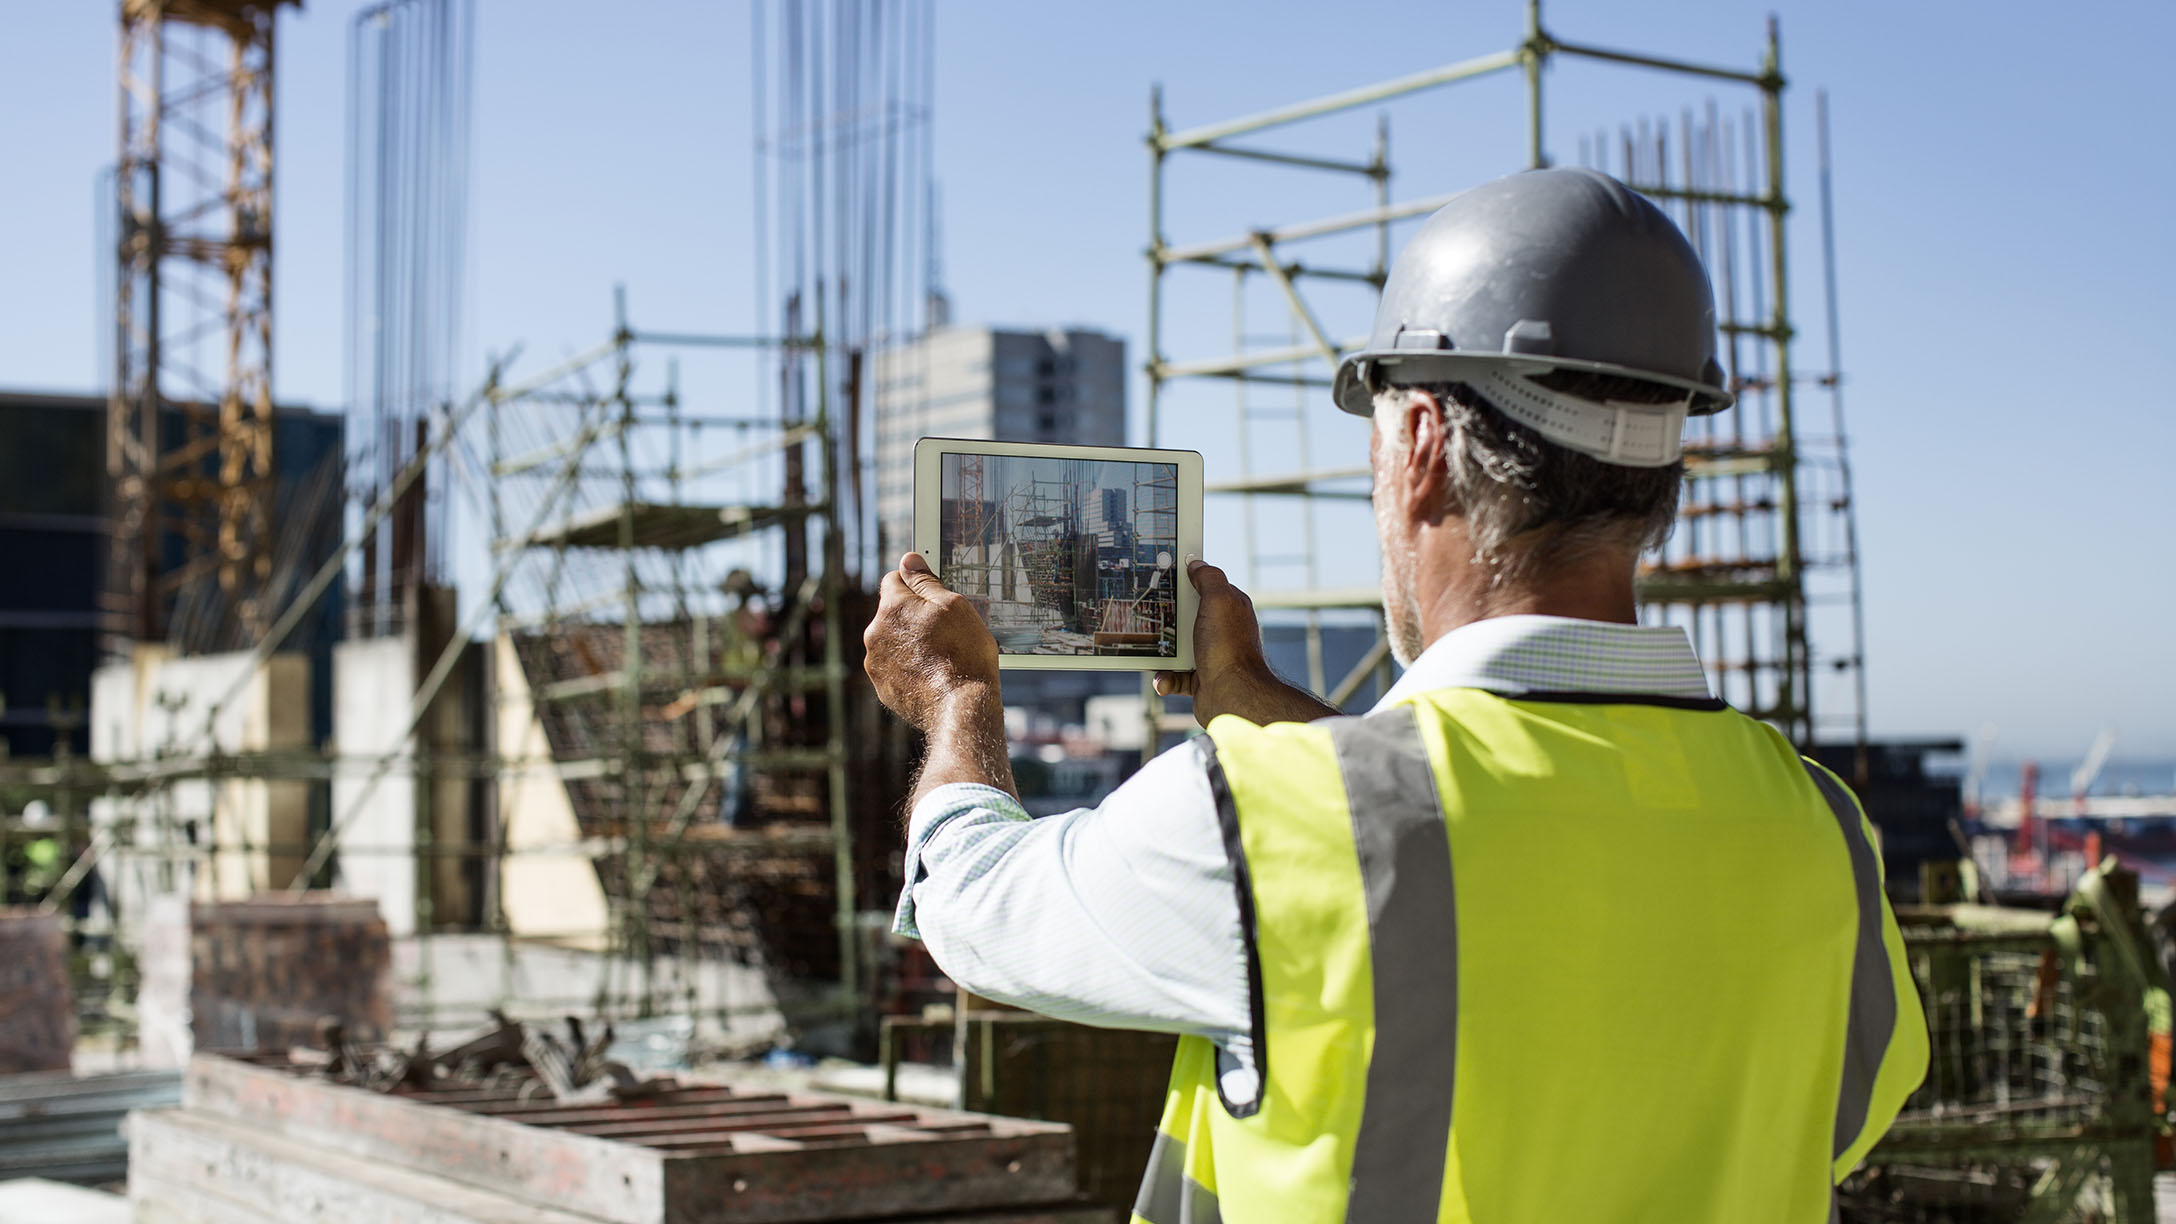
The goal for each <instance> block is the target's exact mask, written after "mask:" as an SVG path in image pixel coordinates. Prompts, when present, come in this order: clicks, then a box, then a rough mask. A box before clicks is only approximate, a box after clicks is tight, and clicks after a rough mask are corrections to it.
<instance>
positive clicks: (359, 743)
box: [332, 634, 417, 937]
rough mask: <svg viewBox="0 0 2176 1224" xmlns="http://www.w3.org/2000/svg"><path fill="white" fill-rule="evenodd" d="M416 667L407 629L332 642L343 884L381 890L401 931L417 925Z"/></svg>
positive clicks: (395, 930) (391, 927)
mask: <svg viewBox="0 0 2176 1224" xmlns="http://www.w3.org/2000/svg"><path fill="white" fill-rule="evenodd" d="M415 670H416V669H415V639H414V638H413V637H410V636H408V635H406V634H403V635H401V636H399V637H383V638H363V639H361V640H359V641H346V642H342V643H340V644H339V645H337V646H334V647H333V649H332V742H333V748H334V750H335V751H336V752H337V753H338V754H339V757H340V760H341V767H340V771H339V773H338V774H337V775H335V776H334V778H333V782H332V814H333V815H332V818H333V819H334V820H336V821H343V822H345V828H346V831H345V832H343V833H342V834H341V835H340V860H339V861H340V871H339V885H338V886H339V888H340V890H341V891H342V892H347V893H352V894H354V895H355V896H358V897H373V898H375V899H376V900H377V902H378V912H379V913H380V914H381V915H383V916H384V918H385V926H386V929H387V930H388V931H389V932H391V933H392V934H393V935H394V936H395V937H398V936H403V935H409V934H413V933H414V931H415V917H416V860H415V847H416V789H417V783H416V776H415V742H414V739H413V738H412V737H408V736H404V735H403V734H402V732H403V731H405V730H406V729H407V726H408V716H409V700H410V698H412V697H413V696H414V695H415V680H416V675H415ZM387 756H389V757H392V758H393V760H392V763H391V765H390V767H389V768H387V770H386V771H385V773H384V775H383V776H381V777H379V778H378V779H377V782H376V784H375V785H372V784H371V782H370V779H371V775H372V774H374V773H376V772H377V771H378V763H377V762H378V758H380V757H387ZM358 804H360V806H358Z"/></svg>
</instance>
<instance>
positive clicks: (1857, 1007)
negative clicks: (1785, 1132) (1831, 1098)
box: [1806, 763, 1896, 1159]
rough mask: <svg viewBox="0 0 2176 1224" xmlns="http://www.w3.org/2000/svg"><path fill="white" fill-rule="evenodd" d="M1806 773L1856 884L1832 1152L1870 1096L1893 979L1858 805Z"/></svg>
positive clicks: (1848, 1138) (1890, 1013) (1888, 1026)
mask: <svg viewBox="0 0 2176 1224" xmlns="http://www.w3.org/2000/svg"><path fill="white" fill-rule="evenodd" d="M1806 774H1807V776H1808V777H1811V778H1812V779H1813V784H1814V785H1815V786H1817V787H1820V788H1821V797H1822V798H1823V799H1826V800H1828V806H1829V810H1830V811H1832V812H1834V813H1835V814H1836V823H1837V824H1838V825H1839V826H1840V827H1841V828H1842V829H1843V834H1844V845H1845V846H1847V847H1849V849H1850V851H1851V879H1852V883H1853V884H1854V885H1856V887H1857V889H1858V899H1859V936H1858V944H1857V947H1856V949H1855V950H1854V952H1853V953H1852V957H1851V1015H1850V1020H1849V1022H1848V1024H1847V1026H1846V1028H1845V1030H1844V1075H1843V1086H1842V1091H1841V1092H1840V1093H1838V1095H1837V1097H1836V1138H1835V1144H1836V1146H1835V1150H1834V1152H1833V1153H1832V1157H1831V1158H1832V1159H1833V1157H1835V1156H1841V1155H1843V1154H1844V1149H1845V1148H1848V1147H1850V1146H1851V1144H1852V1143H1853V1141H1855V1140H1857V1139H1858V1137H1859V1132H1860V1131H1862V1130H1864V1129H1865V1128H1866V1114H1867V1111H1868V1110H1869V1109H1870V1108H1872V1105H1873V1099H1874V1077H1875V1076H1876V1075H1878V1074H1880V1072H1881V1060H1882V1058H1883V1057H1884V1056H1885V1055H1886V1054H1887V1053H1888V1052H1889V1041H1890V1039H1891V1038H1893V1037H1894V1036H1895V1035H1896V981H1895V979H1894V978H1893V977H1891V976H1890V972H1889V949H1888V948H1887V947H1886V946H1884V945H1883V943H1882V940H1881V865H1880V862H1879V860H1877V859H1876V858H1875V856H1874V847H1873V844H1872V843H1870V842H1869V841H1867V839H1866V830H1865V828H1864V827H1863V826H1862V825H1861V823H1860V820H1859V805H1858V804H1857V803H1856V802H1854V801H1853V800H1852V798H1851V793H1850V792H1849V791H1846V790H1845V789H1844V787H1843V784H1842V783H1841V782H1838V781H1837V780H1836V779H1835V778H1834V777H1832V776H1831V775H1830V774H1829V772H1828V771H1827V770H1825V769H1822V768H1820V767H1818V766H1815V765H1813V764H1811V763H1808V764H1807V765H1806Z"/></svg>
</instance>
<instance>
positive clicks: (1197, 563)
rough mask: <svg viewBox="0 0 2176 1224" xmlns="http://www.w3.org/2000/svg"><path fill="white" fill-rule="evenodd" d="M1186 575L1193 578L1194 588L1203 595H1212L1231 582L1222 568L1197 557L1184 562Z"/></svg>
mask: <svg viewBox="0 0 2176 1224" xmlns="http://www.w3.org/2000/svg"><path fill="white" fill-rule="evenodd" d="M1186 576H1187V577H1188V578H1190V579H1192V580H1193V583H1194V589H1195V590H1196V591H1199V592H1201V593H1202V594H1203V595H1213V594H1215V593H1217V592H1218V591H1221V590H1223V589H1224V588H1225V587H1228V586H1230V585H1231V584H1232V583H1231V579H1229V578H1226V577H1225V576H1224V571H1223V570H1220V569H1218V568H1217V567H1215V566H1213V565H1211V564H1209V563H1208V562H1207V561H1203V560H1201V559H1200V558H1198V557H1197V558H1195V559H1194V560H1192V561H1189V562H1187V563H1186Z"/></svg>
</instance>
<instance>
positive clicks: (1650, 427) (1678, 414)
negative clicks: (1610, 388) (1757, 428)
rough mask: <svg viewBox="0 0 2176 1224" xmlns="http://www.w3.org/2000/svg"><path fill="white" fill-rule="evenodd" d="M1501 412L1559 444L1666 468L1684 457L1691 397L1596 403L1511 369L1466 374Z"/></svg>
mask: <svg viewBox="0 0 2176 1224" xmlns="http://www.w3.org/2000/svg"><path fill="white" fill-rule="evenodd" d="M1459 381H1461V382H1463V383H1465V384H1466V385H1467V386H1469V387H1472V388H1473V389H1474V391H1476V392H1477V393H1479V394H1480V395H1481V397H1482V398H1484V399H1486V400H1487V401H1488V402H1489V405H1490V406H1491V407H1493V408H1495V409H1496V410H1497V411H1498V412H1501V413H1503V414H1504V415H1505V416H1507V417H1510V418H1511V419H1512V420H1514V421H1517V422H1518V423H1519V424H1521V425H1524V426H1526V427H1527V428H1528V429H1531V430H1533V431H1534V432H1535V433H1538V434H1540V435H1541V436H1542V437H1544V438H1547V439H1548V440H1550V441H1551V442H1554V443H1556V444H1557V445H1558V446H1562V447H1565V448H1567V449H1570V450H1575V451H1578V452H1579V453H1581V454H1583V455H1591V456H1593V457H1594V458H1596V459H1600V460H1601V461H1602V462H1604V463H1614V464H1619V465H1621V466H1624V467H1667V466H1668V465H1670V464H1672V463H1675V462H1677V461H1678V459H1679V458H1680V457H1681V456H1682V455H1683V454H1684V447H1685V415H1686V413H1687V412H1688V411H1690V409H1691V407H1692V393H1691V392H1687V393H1686V396H1685V398H1684V399H1683V400H1681V401H1677V402H1673V403H1666V404H1642V403H1629V402H1626V401H1623V400H1605V401H1600V402H1597V401H1595V400H1590V399H1587V398H1585V397H1583V396H1577V395H1567V394H1565V393H1564V392H1561V391H1554V390H1551V389H1550V388H1548V387H1544V386H1541V385H1539V384H1537V383H1534V382H1532V381H1530V380H1529V379H1527V378H1526V377H1525V376H1523V375H1520V374H1515V373H1512V372H1510V371H1508V370H1494V369H1484V370H1474V371H1472V372H1470V373H1466V372H1462V373H1461V374H1460V376H1459Z"/></svg>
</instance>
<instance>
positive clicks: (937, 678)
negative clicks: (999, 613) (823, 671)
mask: <svg viewBox="0 0 2176 1224" xmlns="http://www.w3.org/2000/svg"><path fill="white" fill-rule="evenodd" d="M861 642H862V645H863V646H865V647H866V648H867V649H868V658H867V659H866V660H864V662H863V664H862V666H863V667H864V668H866V669H867V670H868V673H869V680H870V682H871V683H873V684H874V685H875V686H876V696H877V700H879V701H881V702H883V703H884V704H885V705H886V706H888V707H890V708H891V710H892V712H893V713H895V714H897V715H899V716H900V717H901V718H904V719H906V720H907V721H908V722H910V723H912V724H914V726H915V727H916V728H917V729H919V730H921V731H925V732H926V731H928V730H930V728H931V725H932V724H933V723H934V722H935V721H936V720H937V718H938V717H939V716H940V715H941V714H942V713H943V711H944V709H945V707H946V706H947V705H948V704H950V703H952V702H955V701H958V700H961V699H967V700H978V701H979V700H985V699H987V698H989V697H992V696H995V695H996V694H997V691H998V683H997V639H996V638H993V637H991V636H990V630H989V627H988V626H986V625H984V624H983V623H982V618H981V617H980V616H977V615H976V614H975V609H974V606H973V605H971V604H969V603H968V602H967V600H966V599H964V598H962V597H961V596H960V595H958V594H957V593H955V592H952V591H949V590H946V589H945V585H944V584H943V583H942V582H939V581H937V575H935V574H933V573H931V572H930V569H929V562H927V561H925V560H923V559H922V555H921V554H920V553H911V552H910V553H908V554H907V555H906V556H905V557H903V558H901V559H900V562H899V568H898V569H896V570H893V571H892V572H891V573H888V574H886V575H884V583H883V587H882V589H881V593H880V599H879V601H878V603H877V609H876V618H875V619H874V620H871V621H870V622H869V628H868V629H867V630H866V631H865V632H863V634H862V635H861Z"/></svg>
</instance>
